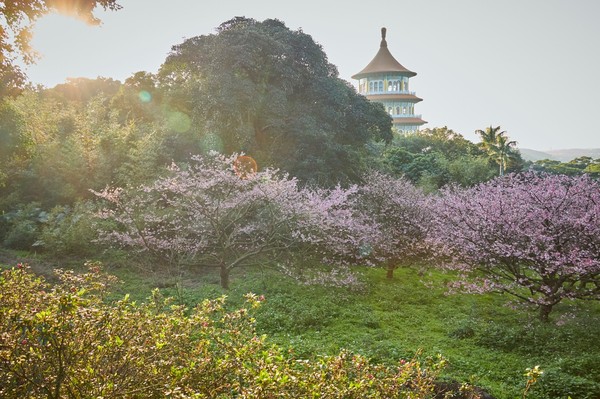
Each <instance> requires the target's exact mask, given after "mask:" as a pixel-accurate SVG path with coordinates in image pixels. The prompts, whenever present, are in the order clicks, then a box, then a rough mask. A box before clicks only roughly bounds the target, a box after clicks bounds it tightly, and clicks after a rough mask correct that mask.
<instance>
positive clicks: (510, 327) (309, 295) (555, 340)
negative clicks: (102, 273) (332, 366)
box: [108, 266, 600, 399]
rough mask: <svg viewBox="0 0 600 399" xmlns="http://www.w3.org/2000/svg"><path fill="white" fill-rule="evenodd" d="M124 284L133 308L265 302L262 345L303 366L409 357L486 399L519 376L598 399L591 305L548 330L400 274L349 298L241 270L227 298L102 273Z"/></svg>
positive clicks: (207, 279) (599, 356) (137, 276)
mask: <svg viewBox="0 0 600 399" xmlns="http://www.w3.org/2000/svg"><path fill="white" fill-rule="evenodd" d="M108 271H109V272H111V273H112V274H116V275H117V276H118V277H120V278H121V279H122V280H123V284H121V285H120V286H119V287H117V288H116V289H115V294H114V295H115V296H121V295H123V294H125V293H129V294H131V296H132V298H134V299H138V300H142V299H143V298H145V297H147V296H148V295H149V293H150V290H151V289H152V288H154V287H159V288H161V290H162V291H163V293H164V294H165V295H170V296H173V297H175V298H176V300H177V301H178V302H180V303H182V304H186V305H188V306H194V305H195V304H196V303H198V302H200V301H201V300H203V299H205V298H216V297H219V296H221V295H227V296H228V297H229V302H228V303H230V305H231V306H232V307H236V306H237V305H239V304H241V302H242V301H243V298H242V297H243V295H244V294H245V293H248V292H254V293H256V294H259V295H264V296H265V298H266V300H265V301H264V303H263V305H262V306H261V308H260V309H259V310H258V313H257V314H256V323H257V328H258V331H259V332H260V333H263V334H266V335H267V336H268V337H269V339H270V340H271V342H273V343H276V344H278V345H282V346H284V347H287V348H290V350H293V351H294V352H295V354H296V355H297V356H300V357H305V358H312V357H318V356H319V355H324V354H334V353H337V352H339V350H340V349H348V350H351V351H353V352H356V353H360V354H363V355H366V356H368V357H370V358H371V359H372V360H373V361H376V362H384V363H390V364H393V363H396V362H398V361H399V360H400V359H409V358H411V357H413V356H414V355H415V353H416V352H417V351H422V352H423V354H424V355H432V356H435V355H437V354H441V355H443V356H444V357H446V358H447V359H448V361H449V364H450V365H449V367H448V369H447V370H446V372H445V376H444V378H445V379H447V380H457V381H468V382H471V383H472V384H475V385H477V386H480V387H482V388H484V389H485V390H486V391H488V392H489V393H490V394H492V395H493V396H494V397H496V398H499V399H503V398H507V399H508V398H511V399H512V398H517V397H521V395H522V392H523V389H524V387H525V381H526V377H524V373H525V369H526V368H528V367H533V366H535V365H539V366H540V368H541V369H543V370H544V375H543V377H542V378H541V380H540V381H539V382H538V384H537V385H536V386H535V387H534V389H533V390H532V391H531V392H530V393H529V394H528V396H527V397H528V398H552V399H556V398H565V399H566V398H568V397H569V396H570V397H571V398H573V399H575V398H583V399H593V398H600V346H599V345H598V337H599V336H600V305H599V304H597V303H591V302H585V303H583V302H570V303H564V304H561V305H560V306H557V308H556V311H555V312H554V313H553V314H552V315H551V322H550V323H546V324H544V323H540V322H538V321H537V319H536V317H537V313H536V312H535V311H532V310H530V309H529V310H528V309H516V310H515V309H513V308H511V307H509V306H507V304H508V303H509V302H510V301H511V300H512V298H510V297H506V296H502V295H465V294H454V295H448V294H447V292H446V288H445V284H446V283H447V282H448V281H450V280H451V279H452V278H453V276H451V275H448V274H446V273H444V272H441V271H437V270H425V271H423V269H417V268H402V269H398V270H397V271H396V273H395V277H394V279H393V280H388V279H386V278H385V271H383V270H381V269H366V268H360V269H357V272H358V273H359V274H360V275H361V277H360V280H361V282H362V285H361V286H360V287H358V288H357V287H355V288H339V287H323V286H304V285H300V284H298V283H296V282H295V281H293V280H291V279H289V278H287V277H284V276H283V275H282V274H280V273H278V272H276V271H274V270H270V269H257V268H255V269H242V270H237V271H236V272H235V273H234V274H233V276H232V277H233V279H232V284H231V286H232V289H230V290H229V291H225V290H223V289H221V288H220V286H219V285H218V275H217V273H214V272H213V271H210V270H209V271H205V272H203V273H185V274H184V275H183V277H178V278H173V277H168V276H167V277H165V276H161V275H156V274H151V273H147V272H146V273H142V272H139V271H134V270H132V269H131V268H126V267H123V266H121V267H113V268H109V270H108Z"/></svg>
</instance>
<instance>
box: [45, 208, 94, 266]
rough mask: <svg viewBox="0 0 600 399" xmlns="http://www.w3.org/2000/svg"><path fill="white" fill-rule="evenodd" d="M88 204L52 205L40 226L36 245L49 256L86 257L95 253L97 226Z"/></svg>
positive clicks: (92, 211)
mask: <svg viewBox="0 0 600 399" xmlns="http://www.w3.org/2000/svg"><path fill="white" fill-rule="evenodd" d="M94 212H95V208H94V206H93V204H92V203H91V202H78V203H76V204H75V205H73V206H56V207H54V208H53V209H52V210H51V211H50V212H49V214H48V218H47V220H46V221H45V223H44V224H43V226H42V229H41V234H40V237H39V244H40V246H42V247H43V248H44V250H46V251H47V252H49V253H51V254H53V255H60V256H65V255H77V256H89V255H92V254H95V253H97V252H98V251H97V249H98V245H95V244H94V241H95V240H96V238H98V233H97V229H98V226H97V224H98V223H101V221H99V220H98V219H97V218H96V217H95V215H94Z"/></svg>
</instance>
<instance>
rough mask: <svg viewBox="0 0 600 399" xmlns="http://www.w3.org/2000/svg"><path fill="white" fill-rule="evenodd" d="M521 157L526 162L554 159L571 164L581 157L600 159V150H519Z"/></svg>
mask: <svg viewBox="0 0 600 399" xmlns="http://www.w3.org/2000/svg"><path fill="white" fill-rule="evenodd" d="M519 151H521V156H522V157H523V159H524V160H526V161H532V162H535V161H539V160H540V159H552V160H554V161H560V162H569V161H571V160H573V159H575V158H579V157H591V158H593V159H598V158H600V148H591V149H590V148H587V149H581V148H572V149H567V150H548V151H537V150H532V149H530V148H519Z"/></svg>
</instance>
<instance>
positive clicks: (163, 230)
mask: <svg viewBox="0 0 600 399" xmlns="http://www.w3.org/2000/svg"><path fill="white" fill-rule="evenodd" d="M236 159H238V156H237V155H232V156H230V157H226V156H223V155H218V154H213V156H211V157H199V156H197V157H194V158H192V161H191V162H190V164H189V166H188V167H187V168H186V169H183V168H180V167H178V166H175V165H173V166H172V167H171V173H170V175H169V176H167V177H164V178H160V179H158V180H157V181H156V182H154V183H153V184H151V185H148V186H144V187H141V188H139V189H137V190H124V189H121V188H107V189H105V190H104V191H102V192H96V193H95V194H96V195H98V196H99V197H100V198H103V199H105V200H107V201H108V202H109V203H110V204H111V206H110V207H108V208H106V209H104V210H103V211H102V212H101V214H100V215H101V217H103V218H106V219H111V220H114V221H116V222H117V223H118V228H116V229H114V230H111V231H106V232H104V233H103V234H102V237H101V239H103V240H107V241H112V242H115V243H118V244H120V245H122V246H126V247H130V248H137V249H139V250H142V251H146V252H149V253H151V254H152V255H155V256H157V257H159V258H161V259H162V260H163V261H166V262H167V263H168V264H170V265H191V266H193V265H207V266H216V267H218V268H219V271H220V279H221V285H222V286H223V287H224V288H228V287H229V275H230V272H231V270H232V269H234V268H236V267H238V266H240V265H244V264H249V263H252V262H256V261H268V260H270V261H276V260H280V259H282V258H287V257H289V256H291V255H292V254H296V255H298V254H304V255H305V256H311V257H313V258H315V259H319V260H323V261H328V262H333V263H336V262H337V263H343V262H345V261H347V260H348V259H354V258H356V256H355V255H356V253H357V252H358V250H357V248H359V247H360V245H361V242H362V241H363V240H364V238H362V237H365V236H366V234H367V232H368V231H369V229H365V228H364V223H363V222H362V221H360V220H359V219H355V218H354V217H353V213H352V209H353V207H352V205H351V203H350V196H351V194H352V193H353V192H354V191H355V190H356V188H355V187H351V188H349V189H343V188H340V187H337V188H334V189H330V190H310V189H307V188H300V187H299V186H298V184H297V181H296V180H295V179H294V178H289V177H287V176H286V175H279V174H278V173H277V172H276V171H273V170H268V169H267V170H264V171H259V172H258V171H257V172H252V173H247V172H248V171H245V172H244V173H241V174H240V173H237V169H239V167H238V168H236V165H237V164H236Z"/></svg>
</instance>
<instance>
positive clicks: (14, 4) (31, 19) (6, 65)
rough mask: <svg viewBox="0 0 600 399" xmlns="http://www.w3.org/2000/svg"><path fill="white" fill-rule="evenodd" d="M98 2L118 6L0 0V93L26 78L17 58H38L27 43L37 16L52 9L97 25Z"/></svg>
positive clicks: (93, 1) (85, 0) (113, 1)
mask: <svg viewBox="0 0 600 399" xmlns="http://www.w3.org/2000/svg"><path fill="white" fill-rule="evenodd" d="M98 6H101V7H103V8H104V9H109V10H118V9H120V8H121V6H120V5H119V4H118V3H117V0H18V1H17V0H5V1H0V97H4V96H6V95H11V94H15V93H16V92H18V91H19V89H20V88H21V87H22V86H23V84H24V83H25V80H26V76H25V73H24V72H23V70H22V69H21V68H20V67H19V65H18V61H19V60H21V61H23V62H24V63H25V64H31V63H33V62H34V61H35V59H36V58H37V54H36V52H35V51H34V50H33V49H32V48H31V46H30V40H31V35H32V33H31V28H32V26H33V24H34V23H35V21H36V20H38V19H39V18H40V17H42V16H44V15H46V14H48V13H51V12H59V13H62V14H68V15H73V16H75V17H77V18H79V19H82V20H83V21H85V22H86V23H88V24H91V25H98V24H99V23H100V20H99V19H98V18H96V17H95V16H94V13H93V11H94V9H95V8H96V7H98Z"/></svg>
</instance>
